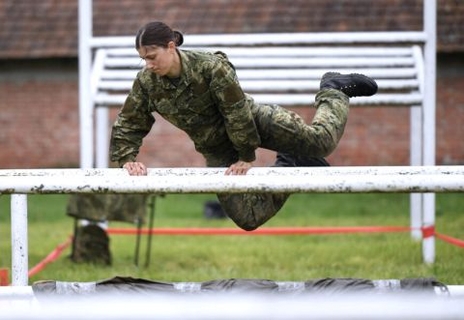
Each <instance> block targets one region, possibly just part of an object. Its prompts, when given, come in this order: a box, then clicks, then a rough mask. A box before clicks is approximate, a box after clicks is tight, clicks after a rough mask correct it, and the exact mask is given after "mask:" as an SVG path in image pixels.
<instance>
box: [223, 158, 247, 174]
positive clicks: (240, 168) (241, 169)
mask: <svg viewBox="0 0 464 320" xmlns="http://www.w3.org/2000/svg"><path fill="white" fill-rule="evenodd" d="M251 167H252V164H251V162H245V161H241V160H239V161H237V162H236V163H234V164H232V165H231V166H230V167H229V168H227V170H226V175H246V174H247V172H248V170H250V169H251Z"/></svg>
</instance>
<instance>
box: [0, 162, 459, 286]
mask: <svg viewBox="0 0 464 320" xmlns="http://www.w3.org/2000/svg"><path fill="white" fill-rule="evenodd" d="M224 171H225V169H224V168H164V169H149V170H148V176H129V175H128V174H127V172H126V171H125V170H124V169H43V170H42V169H31V170H27V169H26V170H0V194H11V195H12V197H11V202H12V206H11V208H12V212H11V215H12V219H11V221H12V242H13V243H12V284H13V285H20V286H21V285H27V269H28V268H27V264H28V260H27V256H28V254H27V194H63V193H150V194H167V193H192V194H196V193H220V192H228V193H240V192H271V193H272V192H289V193H354V192H358V193H361V192H362V193H366V192H389V193H398V192H403V193H404V192H406V193H417V192H421V193H435V192H464V166H398V167H317V168H253V169H251V170H250V172H249V174H248V175H246V176H224ZM282 177H288V178H282ZM434 226H435V212H434V211H432V212H431V214H430V215H424V216H423V217H422V219H421V225H420V227H421V228H433V227H434ZM413 227H414V226H413ZM422 247H423V249H422V250H423V252H422V253H423V260H424V262H425V263H433V262H434V260H435V239H434V236H433V233H432V235H430V236H427V237H424V238H423V246H422Z"/></svg>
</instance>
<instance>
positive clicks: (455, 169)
mask: <svg viewBox="0 0 464 320" xmlns="http://www.w3.org/2000/svg"><path fill="white" fill-rule="evenodd" d="M225 170H226V168H205V167H191V168H187V167H177V168H148V176H156V177H158V176H206V175H207V176H214V175H219V176H223V175H224V173H225ZM340 174H341V175H350V174H354V175H404V176H410V175H464V165H463V166H458V165H455V166H444V165H441V166H440V165H437V166H332V167H253V168H251V169H250V171H248V173H247V175H250V176H268V175H276V176H282V175H283V176H313V175H327V176H332V175H340ZM27 176H29V177H50V176H84V177H85V176H87V177H88V176H90V177H93V176H95V177H104V176H128V173H127V171H126V170H125V169H118V168H110V169H108V168H104V169H103V168H102V169H98V168H96V169H94V168H88V169H72V168H71V169H0V177H27Z"/></svg>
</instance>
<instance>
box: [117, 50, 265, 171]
mask: <svg viewBox="0 0 464 320" xmlns="http://www.w3.org/2000/svg"><path fill="white" fill-rule="evenodd" d="M178 52H179V55H180V58H181V63H182V72H181V75H180V78H179V81H178V82H177V83H174V82H172V81H171V80H170V79H169V78H167V77H161V76H159V75H156V74H155V73H153V72H151V71H149V70H145V69H144V70H142V71H140V72H139V73H138V74H137V78H136V79H135V81H134V83H133V86H132V89H131V91H130V93H129V95H128V97H127V99H126V101H125V103H124V105H123V107H122V109H121V111H120V112H119V115H118V118H117V120H116V121H115V123H114V125H113V130H112V134H111V143H110V153H111V160H112V161H118V162H119V165H120V166H122V165H123V164H124V163H125V162H128V161H134V160H135V158H136V156H137V154H138V152H139V148H140V146H141V145H142V140H143V138H144V137H145V136H146V135H147V134H148V133H149V131H150V130H151V127H152V126H153V124H154V123H155V118H154V116H153V114H152V113H153V112H157V113H158V114H160V115H161V116H162V117H163V118H165V119H166V120H167V121H169V122H170V123H172V124H173V125H175V126H176V127H178V128H180V129H181V130H183V131H185V132H186V133H187V134H188V135H189V137H190V138H191V139H192V141H193V142H194V145H195V148H196V150H197V151H198V152H200V153H214V152H215V148H216V147H217V146H220V145H222V144H224V142H225V141H230V142H232V145H233V146H234V148H235V149H236V151H237V153H238V155H239V159H240V160H243V161H248V162H251V161H253V160H255V150H256V148H257V147H258V146H259V144H260V137H259V134H258V132H257V130H256V126H255V123H254V121H253V116H252V113H251V108H252V107H254V106H256V105H255V102H254V101H253V99H252V98H251V97H250V96H248V95H246V94H245V93H244V92H243V91H242V89H241V87H240V84H239V82H238V80H237V76H236V73H235V69H234V67H233V65H232V64H231V63H230V62H229V61H228V59H227V57H226V55H225V54H224V53H221V52H218V53H215V54H213V53H207V52H199V51H185V50H179V51H178Z"/></svg>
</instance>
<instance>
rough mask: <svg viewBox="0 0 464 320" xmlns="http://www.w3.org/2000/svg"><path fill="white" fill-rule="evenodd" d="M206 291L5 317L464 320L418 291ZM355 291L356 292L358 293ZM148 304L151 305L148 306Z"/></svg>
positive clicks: (458, 308) (64, 304)
mask: <svg viewBox="0 0 464 320" xmlns="http://www.w3.org/2000/svg"><path fill="white" fill-rule="evenodd" d="M257 291H259V290H255V292H246V291H244V290H242V291H233V290H231V292H215V291H206V292H204V293H201V294H174V293H172V292H170V293H163V292H154V293H148V292H137V291H136V290H134V291H133V292H118V293H113V294H111V293H98V294H90V295H87V296H84V295H53V296H48V297H47V296H45V297H44V299H42V300H38V301H39V303H38V304H37V305H31V306H27V305H22V304H20V305H18V304H14V303H13V304H11V305H8V307H7V308H3V309H2V312H1V314H0V319H8V320H16V319H21V320H29V319H30V320H32V319H35V320H39V319H40V320H45V319H46V320H66V319H82V320H87V319H89V320H90V319H91V320H93V319H101V320H103V319H112V320H119V319H121V320H123V319H139V320H144V319H150V320H157V319H163V320H179V319H182V320H198V319H205V320H207V319H221V320H236V319H250V320H260V319H262V320H264V319H265V320H269V319H275V320H277V319H331V320H345V319H358V320H380V319H382V320H388V319H405V320H410V319H440V320H456V319H463V317H464V309H463V307H462V299H453V298H444V297H437V296H436V295H427V294H424V293H422V292H418V293H404V294H403V293H397V294H396V293H395V294H375V293H372V292H369V291H366V292H351V293H349V294H348V293H345V292H342V293H338V294H337V293H333V294H330V293H326V292H324V291H322V292H315V293H309V294H300V295H297V294H285V293H283V294H276V293H274V292H273V293H260V292H257ZM353 291H354V290H353ZM147 306H149V307H147Z"/></svg>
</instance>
